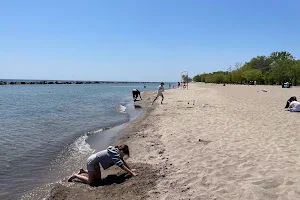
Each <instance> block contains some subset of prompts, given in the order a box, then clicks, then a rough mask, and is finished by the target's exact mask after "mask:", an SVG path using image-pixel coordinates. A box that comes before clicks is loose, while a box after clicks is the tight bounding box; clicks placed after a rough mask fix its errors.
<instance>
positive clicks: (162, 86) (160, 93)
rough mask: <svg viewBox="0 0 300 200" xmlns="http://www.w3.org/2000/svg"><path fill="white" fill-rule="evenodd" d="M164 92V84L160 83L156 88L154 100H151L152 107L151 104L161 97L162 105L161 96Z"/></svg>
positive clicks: (162, 97)
mask: <svg viewBox="0 0 300 200" xmlns="http://www.w3.org/2000/svg"><path fill="white" fill-rule="evenodd" d="M164 91H165V88H164V83H163V82H161V83H160V86H158V91H157V96H156V97H155V99H154V100H153V102H152V105H153V103H154V102H155V101H156V99H157V98H158V97H159V96H160V97H161V104H162V103H163V101H164V95H163V92H164Z"/></svg>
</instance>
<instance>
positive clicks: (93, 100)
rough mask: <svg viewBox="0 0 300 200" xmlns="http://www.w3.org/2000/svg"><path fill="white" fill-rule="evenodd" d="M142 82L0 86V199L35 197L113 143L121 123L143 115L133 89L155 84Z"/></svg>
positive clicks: (142, 89)
mask: <svg viewBox="0 0 300 200" xmlns="http://www.w3.org/2000/svg"><path fill="white" fill-rule="evenodd" d="M166 85H167V84H166ZM143 86H144V85H143V84H98V85H7V86H0V95H1V98H0V137H1V140H0V147H1V148H0V169H1V170H0V199H21V198H22V196H23V198H25V199H26V198H29V199H30V198H36V197H35V196H34V195H36V194H34V193H30V195H31V196H30V195H29V196H28V193H29V192H30V191H32V190H33V189H34V188H40V189H36V191H42V190H43V191H44V190H45V188H47V187H50V186H51V184H50V183H53V182H56V181H58V180H60V179H63V178H65V177H66V176H68V175H70V174H71V173H72V171H74V170H75V168H78V167H82V166H84V165H83V164H84V162H85V159H86V158H87V156H88V155H89V154H91V153H92V152H93V151H94V150H95V149H97V148H96V147H98V149H101V148H105V146H106V145H108V144H110V143H112V141H113V139H114V138H115V137H116V136H117V134H116V133H117V132H118V131H119V130H120V129H121V128H122V125H121V124H123V123H125V122H127V121H129V120H130V118H133V117H136V116H137V115H139V114H140V113H141V111H140V110H135V109H134V107H133V104H132V96H131V90H132V88H137V89H139V90H140V91H148V90H154V89H156V88H157V86H158V84H152V83H151V84H146V86H147V88H146V89H144V87H143ZM120 105H126V107H127V112H123V111H124V110H122V109H124V108H123V107H120ZM117 108H118V109H117ZM117 125H119V126H117ZM120 125H121V126H120ZM111 126H115V128H113V129H110V130H106V131H103V129H102V128H105V127H111ZM88 143H89V144H88ZM98 149H97V150H98ZM47 184H48V185H47ZM45 185H46V186H45ZM26 195H27V196H26Z"/></svg>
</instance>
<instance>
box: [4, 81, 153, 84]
mask: <svg viewBox="0 0 300 200" xmlns="http://www.w3.org/2000/svg"><path fill="white" fill-rule="evenodd" d="M126 83H150V82H113V81H0V85H35V84H39V85H47V84H49V85H50V84H126ZM152 83H153V82H152Z"/></svg>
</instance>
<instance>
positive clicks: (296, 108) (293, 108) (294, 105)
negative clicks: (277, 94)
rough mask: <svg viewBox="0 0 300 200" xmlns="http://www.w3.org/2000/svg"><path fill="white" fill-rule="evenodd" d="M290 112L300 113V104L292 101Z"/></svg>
mask: <svg viewBox="0 0 300 200" xmlns="http://www.w3.org/2000/svg"><path fill="white" fill-rule="evenodd" d="M288 110H289V111H290V112H300V102H298V101H292V102H291V103H290V105H289V107H288Z"/></svg>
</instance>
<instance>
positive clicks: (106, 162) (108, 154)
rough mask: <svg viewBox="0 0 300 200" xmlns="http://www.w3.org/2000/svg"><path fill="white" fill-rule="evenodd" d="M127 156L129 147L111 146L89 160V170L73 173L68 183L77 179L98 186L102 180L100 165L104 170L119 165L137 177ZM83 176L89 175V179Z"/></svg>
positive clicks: (87, 165)
mask: <svg viewBox="0 0 300 200" xmlns="http://www.w3.org/2000/svg"><path fill="white" fill-rule="evenodd" d="M125 156H128V157H129V148H128V146H127V145H120V146H115V147H113V146H109V147H108V148H107V149H105V150H103V151H99V152H97V153H94V154H92V155H91V156H90V157H89V158H88V159H87V164H86V167H87V170H84V169H80V170H79V172H78V173H73V175H72V176H71V177H70V178H69V179H68V181H69V182H72V181H73V179H75V178H77V179H79V180H81V181H82V182H84V183H87V184H89V185H96V184H97V183H99V181H100V180H101V171H100V165H101V166H102V168H103V169H104V170H105V169H108V168H109V167H111V166H113V165H117V166H118V167H120V168H121V169H123V170H124V171H126V172H127V173H129V174H131V175H132V176H136V175H137V174H136V173H134V171H135V170H134V169H131V168H130V167H129V166H128V164H127V163H126V162H125V161H124V157H125ZM81 174H87V175H88V177H86V176H83V175H81Z"/></svg>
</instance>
